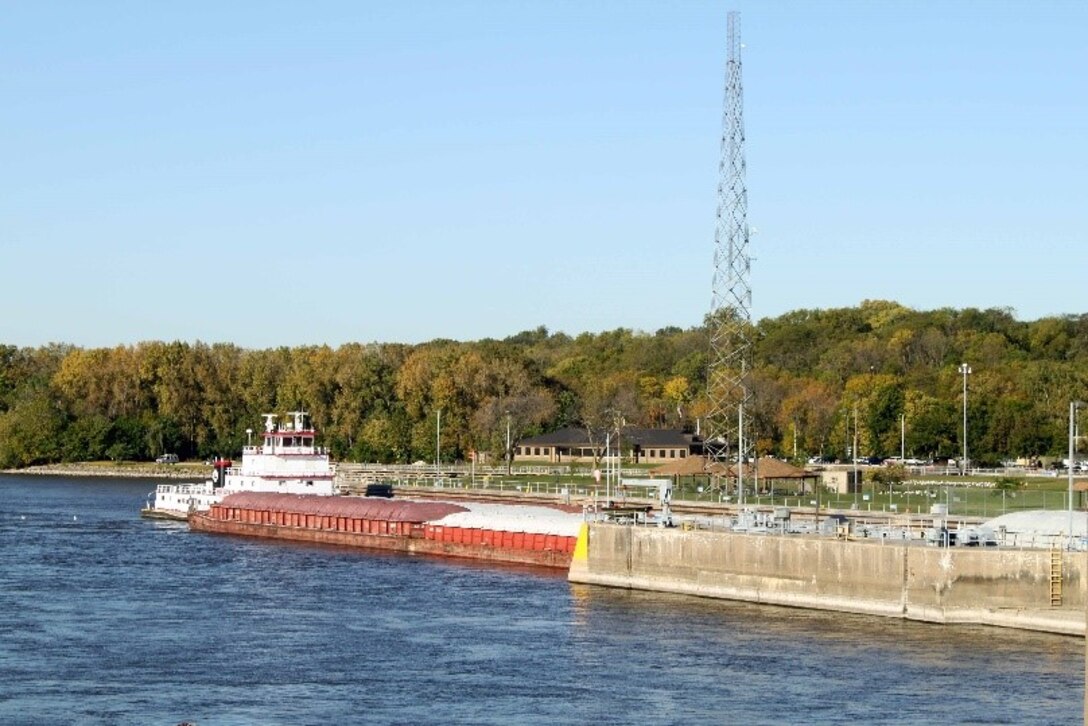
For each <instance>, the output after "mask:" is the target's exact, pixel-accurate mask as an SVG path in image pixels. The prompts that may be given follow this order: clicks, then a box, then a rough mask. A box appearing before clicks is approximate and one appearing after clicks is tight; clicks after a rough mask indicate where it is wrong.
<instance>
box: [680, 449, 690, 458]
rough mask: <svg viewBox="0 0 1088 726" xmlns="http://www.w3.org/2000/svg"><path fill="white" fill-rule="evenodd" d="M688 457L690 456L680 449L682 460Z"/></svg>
mask: <svg viewBox="0 0 1088 726" xmlns="http://www.w3.org/2000/svg"><path fill="white" fill-rule="evenodd" d="M687 455H688V452H686V451H684V450H683V449H680V458H681V459H683V458H684V457H685V456H687Z"/></svg>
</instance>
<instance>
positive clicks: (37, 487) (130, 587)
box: [0, 477, 1084, 724]
mask: <svg viewBox="0 0 1088 726" xmlns="http://www.w3.org/2000/svg"><path fill="white" fill-rule="evenodd" d="M149 488H150V485H148V484H146V483H142V484H141V483H135V484H134V483H132V482H82V481H76V480H64V479H54V480H51V479H30V478H26V479H24V478H10V477H7V478H4V477H0V634H2V637H3V640H2V641H0V722H2V723H69V722H88V723H111V724H113V723H133V724H143V723H177V722H179V721H182V720H186V719H188V720H192V721H197V722H199V723H204V724H214V723H230V724H235V723H238V724H275V723H283V724H299V723H334V722H344V721H348V722H364V721H365V722H386V721H388V722H394V723H409V722H413V723H414V722H426V723H432V722H461V723H502V724H508V723H512V722H516V723H542V724H545V723H546V724H552V723H587V722H603V723H617V722H629V721H635V720H637V721H639V722H640V723H648V724H657V723H661V724H665V723H668V724H672V723H678V722H685V721H687V722H691V723H703V722H711V723H837V722H853V723H880V722H883V723H934V722H940V723H971V722H973V723H1015V724H1020V723H1047V724H1050V723H1076V722H1079V720H1080V715H1081V708H1082V705H1081V704H1082V701H1083V690H1082V689H1083V673H1084V671H1083V667H1084V641H1083V640H1081V639H1077V638H1068V637H1060V636H1048V635H1041V634H1033V633H1022V632H1018V631H1010V630H1000V629H995V628H980V627H941V626H935V625H927V624H918V623H909V622H903V621H897V620H885V619H878V618H870V617H863V616H854V615H843V614H838V613H825V612H818V611H806V610H792V609H786V608H775V607H764V606H754V605H748V604H742V603H729V602H722V601H711V600H702V599H698V598H691V597H683V596H674V595H666V594H657V593H645V592H632V591H622V590H609V589H605V588H597V587H591V586H583V585H570V584H568V583H567V582H566V580H565V578H564V577H563V576H562V573H555V572H550V571H546V570H545V571H541V570H537V569H533V568H524V567H508V566H502V567H494V566H490V565H484V564H481V563H476V562H470V561H446V560H441V559H433V558H426V557H412V556H404V555H395V554H387V553H371V552H365V551H360V550H351V549H344V548H337V547H328V546H320V545H304V544H294V543H285V542H264V541H259V540H252V539H245V538H234V537H221V536H212V535H204V534H194V533H190V532H188V530H187V529H186V528H185V527H184V525H177V524H173V523H164V522H158V521H145V520H140V519H139V518H138V517H137V511H138V509H139V507H140V505H141V504H142V502H143V499H144V496H145V495H146V491H147V490H148V489H149ZM73 517H75V519H73Z"/></svg>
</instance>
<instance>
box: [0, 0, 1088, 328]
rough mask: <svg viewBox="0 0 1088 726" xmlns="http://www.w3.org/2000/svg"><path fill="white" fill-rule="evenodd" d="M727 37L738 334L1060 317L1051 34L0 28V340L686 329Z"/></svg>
mask: <svg viewBox="0 0 1088 726" xmlns="http://www.w3.org/2000/svg"><path fill="white" fill-rule="evenodd" d="M731 9H737V10H740V11H741V12H742V24H743V41H744V43H745V44H746V48H745V51H744V53H745V54H744V83H745V125H746V129H747V137H748V145H747V160H748V171H749V175H748V189H749V222H750V224H751V225H753V226H754V227H755V228H757V229H758V233H757V234H756V235H755V236H754V237H753V239H752V248H751V252H752V256H753V257H754V263H753V273H752V285H753V315H754V317H756V318H763V317H768V316H776V315H780V314H782V313H784V312H787V311H789V310H795V309H798V308H826V307H840V306H852V305H856V304H857V303H859V302H860V301H862V300H864V299H867V298H879V299H891V300H897V301H899V302H901V303H903V304H905V305H908V306H911V307H914V308H918V309H933V308H938V307H946V306H949V307H957V308H960V307H980V308H985V307H995V306H996V307H1011V308H1012V309H1014V310H1015V311H1016V314H1017V316H1018V317H1019V318H1021V319H1025V320H1030V319H1036V318H1039V317H1043V316H1047V315H1053V314H1064V313H1082V312H1085V311H1086V308H1088V304H1086V303H1088V293H1086V285H1088V245H1086V242H1088V240H1086V230H1088V201H1086V194H1085V193H1086V189H1088V179H1086V177H1088V80H1086V79H1088V41H1086V40H1085V38H1086V37H1088V3H1085V2H1022V3H1021V2H1016V3H1014V2H967V1H964V2H951V3H944V2H931V3H917V2H901V3H897V2H871V3H870V2H864V3H863V2H803V3H802V2H797V3H774V2H734V3H732V4H723V3H712V2H654V3H650V2H638V3H635V2H559V3H555V2H533V3H529V2H521V3H514V2H487V3H484V2H481V3H472V2H456V1H455V2H377V1H373V2H348V1H345V2H315V3H297V2H292V3H270V2H261V3H247V2H229V3H222V2H216V3H205V2H185V3H138V2H128V3H111V2H71V3H60V2H8V3H3V2H0V16H2V17H3V21H2V22H0V265H2V268H0V269H2V270H3V275H2V281H3V292H4V303H5V304H4V311H3V313H2V315H0V342H6V343H14V344H17V345H31V346H36V345H40V344H43V343H46V342H48V341H59V342H70V343H75V344H78V345H83V346H112V345H116V344H119V343H134V342H137V341H140V340H174V339H181V340H189V341H194V340H197V339H199V340H203V341H206V342H217V341H229V342H235V343H238V344H240V345H243V346H245V347H254V348H263V347H270V346H278V345H300V344H315V343H329V344H331V345H339V344H341V343H344V342H348V341H360V342H369V341H401V342H419V341H424V340H429V339H432V338H436V337H447V338H455V339H462V340H475V339H479V338H484V337H496V338H501V337H505V336H507V335H511V334H513V333H516V332H518V331H519V330H524V329H527V328H534V327H536V326H538V325H545V326H547V327H548V328H549V329H550V330H553V331H555V330H562V331H565V332H568V333H571V334H575V333H579V332H582V331H600V330H606V329H612V328H616V327H621V326H622V327H629V328H634V329H636V330H646V331H652V330H655V329H657V328H660V327H663V326H666V325H679V326H684V327H686V326H690V325H694V324H697V323H698V322H699V321H701V320H702V318H703V316H704V315H705V313H706V312H707V310H708V308H709V305H710V297H711V296H710V283H711V276H712V256H713V235H714V214H715V188H716V184H717V167H718V145H719V139H720V134H721V109H722V88H723V69H724V63H725V38H726V13H727V12H728V11H729V10H731Z"/></svg>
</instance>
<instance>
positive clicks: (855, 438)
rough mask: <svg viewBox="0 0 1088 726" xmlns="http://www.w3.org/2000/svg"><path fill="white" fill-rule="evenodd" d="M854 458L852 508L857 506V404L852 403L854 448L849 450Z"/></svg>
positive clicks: (858, 487) (855, 508)
mask: <svg viewBox="0 0 1088 726" xmlns="http://www.w3.org/2000/svg"><path fill="white" fill-rule="evenodd" d="M851 453H852V454H853V456H852V457H851V458H853V460H854V510H855V511H857V508H858V489H860V486H859V485H858V404H857V403H856V402H855V403H854V450H853V451H852V452H851Z"/></svg>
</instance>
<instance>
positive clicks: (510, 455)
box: [506, 411, 514, 476]
mask: <svg viewBox="0 0 1088 726" xmlns="http://www.w3.org/2000/svg"><path fill="white" fill-rule="evenodd" d="M513 458H514V450H513V449H511V448H510V412H509V411H507V412H506V475H507V476H510V466H511V464H512V459H513Z"/></svg>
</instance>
